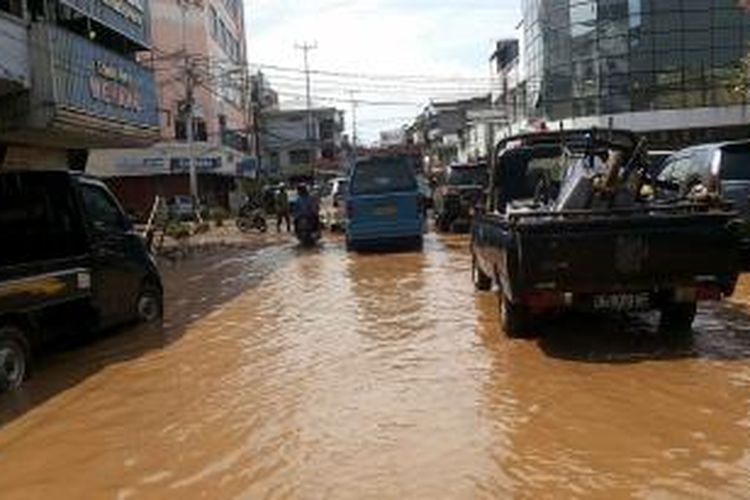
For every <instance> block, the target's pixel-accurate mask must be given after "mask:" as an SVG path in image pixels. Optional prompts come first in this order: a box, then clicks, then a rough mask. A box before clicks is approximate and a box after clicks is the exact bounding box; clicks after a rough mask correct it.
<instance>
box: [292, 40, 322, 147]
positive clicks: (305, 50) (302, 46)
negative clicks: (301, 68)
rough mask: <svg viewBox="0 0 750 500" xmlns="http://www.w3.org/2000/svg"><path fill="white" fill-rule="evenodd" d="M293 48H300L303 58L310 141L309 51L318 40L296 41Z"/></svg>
mask: <svg viewBox="0 0 750 500" xmlns="http://www.w3.org/2000/svg"><path fill="white" fill-rule="evenodd" d="M294 48H295V49H297V50H301V51H302V53H303V54H304V58H305V84H306V88H307V140H308V142H312V140H313V139H314V134H313V119H312V92H311V89H310V57H309V55H310V51H311V50H315V49H317V48H318V42H313V43H311V44H310V43H307V42H305V43H301V44H300V43H297V44H295V45H294Z"/></svg>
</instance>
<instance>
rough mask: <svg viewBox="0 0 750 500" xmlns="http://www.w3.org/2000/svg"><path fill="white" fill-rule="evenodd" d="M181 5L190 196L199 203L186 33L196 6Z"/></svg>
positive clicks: (192, 78) (181, 0) (182, 2)
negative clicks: (189, 15)
mask: <svg viewBox="0 0 750 500" xmlns="http://www.w3.org/2000/svg"><path fill="white" fill-rule="evenodd" d="M177 1H178V3H179V5H180V10H181V11H182V52H183V54H184V56H185V107H186V108H187V109H186V110H183V112H185V111H186V112H187V119H186V121H187V123H186V125H185V136H186V139H187V148H188V170H189V172H190V196H192V198H193V201H194V202H195V203H196V206H197V203H198V194H199V193H198V171H197V165H196V162H195V158H194V152H193V121H194V118H195V102H194V99H195V96H194V91H193V89H194V86H195V74H194V72H193V62H192V60H191V58H190V53H189V52H188V49H187V36H186V35H187V34H186V21H187V19H186V17H187V10H188V8H189V7H191V6H194V4H191V3H190V2H189V1H187V0H177Z"/></svg>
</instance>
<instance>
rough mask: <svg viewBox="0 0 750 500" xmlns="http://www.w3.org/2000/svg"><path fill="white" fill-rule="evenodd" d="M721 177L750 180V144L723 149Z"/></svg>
mask: <svg viewBox="0 0 750 500" xmlns="http://www.w3.org/2000/svg"><path fill="white" fill-rule="evenodd" d="M721 179H722V180H725V181H750V144H741V145H740V144H738V145H733V146H729V147H726V148H724V149H722V151H721Z"/></svg>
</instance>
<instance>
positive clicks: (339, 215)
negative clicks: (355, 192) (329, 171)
mask: <svg viewBox="0 0 750 500" xmlns="http://www.w3.org/2000/svg"><path fill="white" fill-rule="evenodd" d="M348 190H349V179H347V178H346V177H338V178H336V179H333V180H331V181H329V182H328V184H327V186H326V188H325V190H324V191H323V193H322V194H323V196H322V198H321V200H320V210H321V216H322V218H323V224H324V225H325V226H326V227H328V228H329V229H330V230H331V231H342V230H344V228H345V226H346V196H347V192H348Z"/></svg>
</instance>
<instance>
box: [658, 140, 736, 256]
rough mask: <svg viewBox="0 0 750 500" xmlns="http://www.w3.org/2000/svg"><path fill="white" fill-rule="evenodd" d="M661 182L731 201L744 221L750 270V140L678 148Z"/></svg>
mask: <svg viewBox="0 0 750 500" xmlns="http://www.w3.org/2000/svg"><path fill="white" fill-rule="evenodd" d="M659 180H660V181H661V182H662V183H671V184H673V185H674V187H675V189H676V190H677V191H678V192H679V193H680V194H681V195H687V194H689V193H690V192H691V191H696V190H697V191H701V190H705V191H706V192H708V193H710V194H713V195H717V196H721V197H722V198H723V199H724V200H726V201H728V202H730V203H732V205H733V207H734V209H735V210H737V211H738V212H739V215H740V217H741V218H742V221H743V224H742V226H741V228H740V230H741V233H742V234H741V238H740V245H741V253H742V261H743V267H744V268H745V269H750V141H738V142H722V143H715V144H704V145H701V146H694V147H690V148H687V149H683V150H682V151H678V152H676V153H674V154H673V155H671V156H670V157H669V158H667V159H666V160H665V161H664V165H663V167H662V169H661V171H660V173H659Z"/></svg>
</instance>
